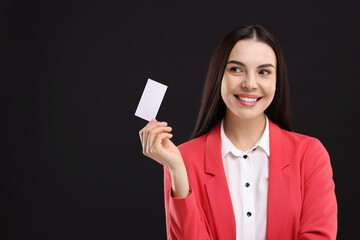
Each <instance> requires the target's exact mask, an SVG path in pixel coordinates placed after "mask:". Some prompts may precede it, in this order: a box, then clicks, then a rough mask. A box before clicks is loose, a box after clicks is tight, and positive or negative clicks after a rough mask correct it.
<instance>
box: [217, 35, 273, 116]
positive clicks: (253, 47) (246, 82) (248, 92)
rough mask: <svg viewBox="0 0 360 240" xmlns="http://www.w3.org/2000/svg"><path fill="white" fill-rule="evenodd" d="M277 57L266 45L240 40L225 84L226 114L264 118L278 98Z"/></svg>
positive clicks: (231, 56) (224, 77)
mask: <svg viewBox="0 0 360 240" xmlns="http://www.w3.org/2000/svg"><path fill="white" fill-rule="evenodd" d="M276 67H277V66H276V56H275V53H274V51H273V50H272V48H271V47H270V46H269V45H267V44H266V43H263V42H259V41H256V40H253V39H246V40H240V41H238V42H237V43H236V44H235V46H234V48H233V49H232V50H231V52H230V55H229V59H228V61H227V65H226V67H225V71H224V76H223V79H222V82H221V96H222V99H223V100H224V102H225V105H226V107H227V109H226V115H229V114H231V115H234V116H236V117H238V118H241V119H254V118H257V117H259V116H262V115H263V113H264V111H265V109H266V108H267V107H268V106H269V105H270V103H271V101H272V100H273V98H274V95H275V88H276Z"/></svg>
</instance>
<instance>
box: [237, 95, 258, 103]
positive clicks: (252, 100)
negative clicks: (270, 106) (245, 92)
mask: <svg viewBox="0 0 360 240" xmlns="http://www.w3.org/2000/svg"><path fill="white" fill-rule="evenodd" d="M237 98H238V99H240V100H241V101H244V102H256V101H257V98H247V97H239V96H238V97H237Z"/></svg>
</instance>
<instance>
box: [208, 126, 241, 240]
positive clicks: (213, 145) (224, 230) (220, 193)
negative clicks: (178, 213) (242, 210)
mask: <svg viewBox="0 0 360 240" xmlns="http://www.w3.org/2000/svg"><path fill="white" fill-rule="evenodd" d="M205 172H206V173H207V174H209V175H211V176H212V177H211V178H210V180H209V181H208V182H206V183H205V189H206V193H207V197H208V200H209V204H210V208H211V211H212V214H213V218H214V222H215V228H216V233H217V236H218V239H235V238H236V232H235V231H236V224H235V216H234V210H233V207H232V202H231V197H230V192H229V188H228V184H227V180H226V176H225V170H224V166H223V163H222V157H221V140H220V123H218V124H217V125H216V126H215V127H214V128H213V129H212V130H211V131H210V132H209V133H208V136H207V140H206V149H205Z"/></svg>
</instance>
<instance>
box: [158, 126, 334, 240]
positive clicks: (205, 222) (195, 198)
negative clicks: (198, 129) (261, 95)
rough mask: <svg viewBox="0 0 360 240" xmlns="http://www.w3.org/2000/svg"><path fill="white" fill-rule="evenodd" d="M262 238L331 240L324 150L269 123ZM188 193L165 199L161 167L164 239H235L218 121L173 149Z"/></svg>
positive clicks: (167, 189) (330, 186)
mask: <svg viewBox="0 0 360 240" xmlns="http://www.w3.org/2000/svg"><path fill="white" fill-rule="evenodd" d="M269 132H270V163H269V189H268V208H267V229H266V239H267V240H294V239H299V240H300V239H301V240H305V239H306V240H321V239H336V232H337V203H336V198H335V192H334V182H333V179H332V169H331V165H330V159H329V155H328V153H327V151H326V150H325V148H324V147H323V145H322V144H321V143H320V141H319V140H317V139H315V138H312V137H308V136H304V135H301V134H297V133H294V132H288V131H285V130H283V129H281V128H279V127H278V126H277V125H276V124H275V123H273V122H271V121H269ZM179 150H180V152H181V155H182V156H183V159H184V163H185V166H186V169H187V174H188V179H189V184H190V192H189V195H188V196H187V197H186V198H183V199H181V198H173V197H172V196H171V177H170V174H169V171H168V170H167V169H166V168H164V195H165V212H166V230H167V236H168V239H185V240H203V239H219V240H232V239H235V236H236V235H235V231H236V226H235V216H234V211H233V207H232V203H231V198H230V192H229V189H228V185H227V180H226V176H225V171H224V167H223V163H222V157H221V140H220V123H218V124H217V125H216V126H215V127H214V128H213V129H212V130H210V132H208V133H206V134H204V135H202V136H200V137H198V138H196V139H193V140H191V141H189V142H186V143H184V144H182V145H180V146H179Z"/></svg>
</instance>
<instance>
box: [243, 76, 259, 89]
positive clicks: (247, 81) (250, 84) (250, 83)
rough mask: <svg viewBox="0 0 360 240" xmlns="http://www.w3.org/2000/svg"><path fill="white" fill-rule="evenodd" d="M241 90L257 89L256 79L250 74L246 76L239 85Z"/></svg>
mask: <svg viewBox="0 0 360 240" xmlns="http://www.w3.org/2000/svg"><path fill="white" fill-rule="evenodd" d="M241 86H242V87H243V88H247V89H253V88H256V87H257V82H256V77H255V76H254V75H252V74H249V75H247V76H246V77H245V78H244V79H243V82H242V85H241Z"/></svg>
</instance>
